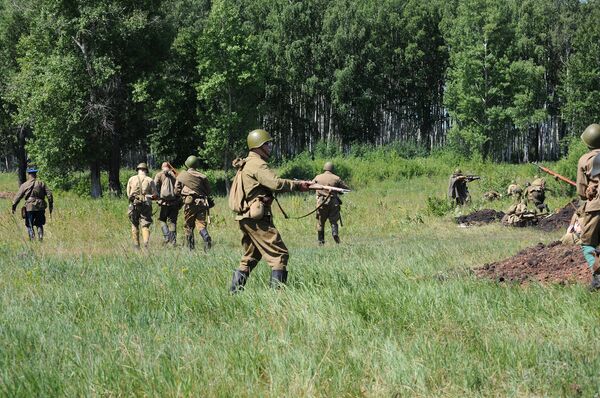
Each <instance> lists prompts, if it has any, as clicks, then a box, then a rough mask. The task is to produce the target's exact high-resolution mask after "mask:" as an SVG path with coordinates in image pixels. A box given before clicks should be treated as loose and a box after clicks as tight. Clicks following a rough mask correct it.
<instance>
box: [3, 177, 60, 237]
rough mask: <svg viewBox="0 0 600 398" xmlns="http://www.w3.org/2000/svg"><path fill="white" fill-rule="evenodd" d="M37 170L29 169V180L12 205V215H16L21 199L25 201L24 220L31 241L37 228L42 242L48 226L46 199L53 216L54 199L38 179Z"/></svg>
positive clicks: (20, 188) (22, 185)
mask: <svg viewBox="0 0 600 398" xmlns="http://www.w3.org/2000/svg"><path fill="white" fill-rule="evenodd" d="M37 172H38V170H37V169H36V168H33V167H30V168H28V169H27V174H28V179H27V181H25V182H24V183H23V184H21V186H20V187H19V192H17V195H16V196H15V199H14V200H13V204H12V213H13V214H15V210H16V209H17V205H18V204H19V202H20V201H21V199H23V198H24V199H25V210H24V213H23V218H24V219H25V226H26V227H27V233H28V234H29V240H34V239H35V233H34V231H33V227H36V229H37V234H38V239H39V240H40V242H41V241H42V240H43V239H44V225H45V224H46V198H47V199H48V206H47V207H48V211H49V212H50V214H52V209H53V207H54V199H53V197H52V191H50V188H48V186H47V185H46V184H45V183H44V182H43V181H40V180H38V179H37Z"/></svg>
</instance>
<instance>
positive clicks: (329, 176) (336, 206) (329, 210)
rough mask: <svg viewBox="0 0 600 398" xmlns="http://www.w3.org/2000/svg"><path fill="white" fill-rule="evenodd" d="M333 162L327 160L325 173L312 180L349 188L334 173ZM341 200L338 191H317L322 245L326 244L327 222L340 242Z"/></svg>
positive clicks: (324, 167) (318, 221) (319, 237)
mask: <svg viewBox="0 0 600 398" xmlns="http://www.w3.org/2000/svg"><path fill="white" fill-rule="evenodd" d="M333 169H334V166H333V163H331V162H327V163H325V165H324V166H323V173H322V174H319V175H318V176H316V177H315V178H313V180H312V182H314V183H316V184H320V185H326V186H330V187H337V188H344V189H349V188H348V186H347V185H346V183H344V181H342V179H341V178H340V177H338V176H337V175H335V174H334V173H333ZM341 204H342V201H341V200H340V198H339V196H338V194H337V192H332V191H328V190H325V189H322V190H318V191H317V240H318V242H319V244H320V245H324V244H325V223H326V222H327V220H329V223H330V224H331V235H332V236H333V240H334V241H335V243H340V235H339V229H338V222H339V221H341V216H340V206H341Z"/></svg>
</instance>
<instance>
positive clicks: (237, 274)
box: [229, 269, 250, 294]
mask: <svg viewBox="0 0 600 398" xmlns="http://www.w3.org/2000/svg"><path fill="white" fill-rule="evenodd" d="M249 276H250V273H249V272H244V271H240V270H239V269H236V270H235V271H234V272H233V279H232V280H231V287H230V288H229V291H230V292H231V293H232V294H235V293H238V292H241V291H242V290H244V286H245V285H246V281H247V280H248V277H249Z"/></svg>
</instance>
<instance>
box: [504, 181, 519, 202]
mask: <svg viewBox="0 0 600 398" xmlns="http://www.w3.org/2000/svg"><path fill="white" fill-rule="evenodd" d="M506 193H507V195H508V196H510V197H511V198H513V199H515V200H516V201H517V202H520V201H521V195H523V189H522V188H521V187H520V186H519V185H518V184H517V182H516V181H514V180H513V181H511V182H510V185H509V186H508V189H507V190H506Z"/></svg>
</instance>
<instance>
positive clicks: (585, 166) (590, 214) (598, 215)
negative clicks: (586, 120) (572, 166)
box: [577, 149, 600, 247]
mask: <svg viewBox="0 0 600 398" xmlns="http://www.w3.org/2000/svg"><path fill="white" fill-rule="evenodd" d="M598 154H600V149H594V150H592V151H590V152H588V153H586V154H585V155H583V156H582V157H581V158H579V162H578V163H577V194H578V195H579V197H580V198H581V199H582V200H584V201H585V202H584V203H583V205H582V206H580V207H579V209H578V210H577V212H578V214H579V216H580V219H579V221H580V223H581V244H582V245H585V246H594V247H596V246H598V244H599V243H600V196H599V195H596V197H595V198H593V199H592V200H586V199H587V196H586V190H587V188H588V186H590V185H592V184H593V185H598V183H599V182H600V180H599V179H598V176H596V177H594V178H592V177H591V175H590V172H591V171H592V162H593V160H594V157H595V156H596V155H598Z"/></svg>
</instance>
